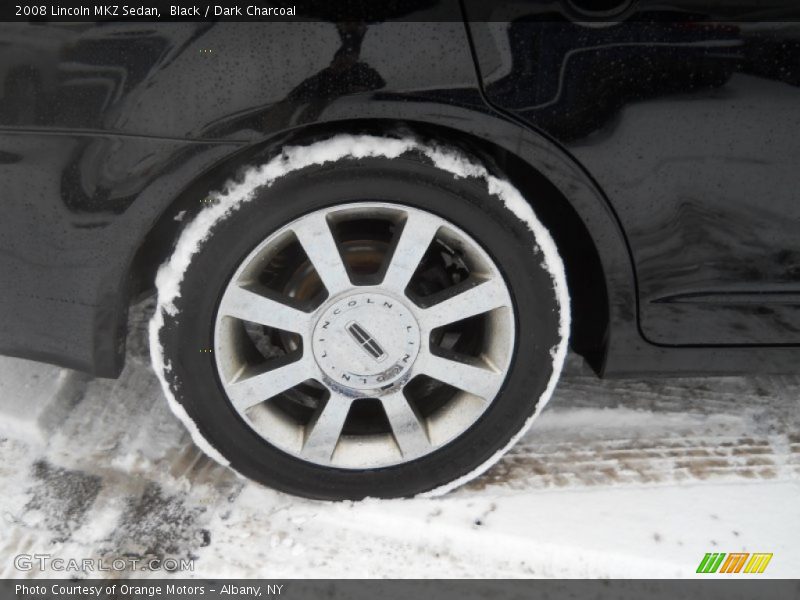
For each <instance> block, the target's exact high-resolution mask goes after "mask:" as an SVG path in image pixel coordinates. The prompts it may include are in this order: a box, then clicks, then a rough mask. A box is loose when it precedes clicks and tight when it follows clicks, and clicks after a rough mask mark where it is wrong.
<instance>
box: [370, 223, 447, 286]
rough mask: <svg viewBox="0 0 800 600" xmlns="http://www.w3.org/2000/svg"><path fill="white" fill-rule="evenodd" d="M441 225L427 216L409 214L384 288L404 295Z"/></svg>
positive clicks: (385, 277)
mask: <svg viewBox="0 0 800 600" xmlns="http://www.w3.org/2000/svg"><path fill="white" fill-rule="evenodd" d="M438 230H439V223H438V222H437V221H435V220H433V219H431V218H428V217H427V216H424V215H421V214H417V213H409V214H408V215H407V217H406V222H405V224H404V225H403V229H402V231H401V232H400V234H399V235H400V237H399V239H398V240H397V244H396V245H395V249H394V252H393V253H392V257H391V259H390V261H389V266H388V268H387V270H386V275H385V276H384V278H383V286H384V287H387V288H390V289H392V290H395V291H396V292H398V293H401V294H402V293H403V292H404V291H405V289H406V286H407V285H408V282H409V281H411V277H412V276H413V275H414V272H415V271H416V270H417V267H419V263H420V261H421V260H422V257H423V256H424V254H425V252H426V251H427V250H428V248H429V247H430V245H431V242H432V241H433V238H434V236H435V235H436V232H437V231H438Z"/></svg>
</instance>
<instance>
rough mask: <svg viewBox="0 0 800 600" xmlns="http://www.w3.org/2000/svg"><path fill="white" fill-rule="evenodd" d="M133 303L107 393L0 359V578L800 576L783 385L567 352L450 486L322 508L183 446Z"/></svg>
mask: <svg viewBox="0 0 800 600" xmlns="http://www.w3.org/2000/svg"><path fill="white" fill-rule="evenodd" d="M149 306H150V305H148V304H147V303H144V304H142V305H140V306H139V307H136V308H135V309H134V310H133V313H132V317H131V336H130V337H129V343H128V360H127V366H126V368H125V371H124V372H123V374H122V376H121V378H120V379H118V380H116V381H113V380H103V379H92V378H90V377H87V376H85V375H81V374H78V373H75V372H73V371H69V370H65V369H59V368H57V367H52V366H48V365H42V364H38V363H32V362H28V361H22V360H17V359H10V358H0V487H1V488H2V494H0V519H2V521H1V522H0V576H2V577H20V576H49V577H59V576H64V575H65V574H64V573H61V572H56V571H47V572H45V573H40V572H38V571H37V570H32V571H29V572H27V573H23V572H18V571H16V570H15V568H14V562H13V559H14V557H15V556H17V555H19V554H26V553H27V554H35V553H36V554H49V555H51V557H52V558H56V557H60V558H84V557H94V558H105V559H107V561H110V560H111V559H114V558H125V557H135V558H142V557H158V558H162V557H174V558H178V559H181V558H189V559H194V570H193V571H184V572H179V573H176V575H179V576H184V577H185V576H194V577H204V578H216V577H255V576H259V577H269V578H304V577H691V576H694V574H695V569H696V568H697V565H698V564H699V562H700V560H701V559H702V558H703V556H704V554H705V553H707V552H771V553H773V554H774V557H773V559H772V561H771V563H770V564H769V566H768V568H767V570H766V572H765V573H764V574H763V575H760V576H757V577H767V576H771V577H797V576H798V575H800V543H798V540H799V539H800V378H798V377H748V378H745V377H735V378H704V379H700V378H697V379H665V380H622V381H600V380H598V379H596V378H595V377H594V376H593V375H592V374H591V373H590V372H589V371H588V369H586V367H584V366H583V364H582V362H581V361H580V359H579V358H577V357H574V356H571V357H570V358H569V360H568V365H567V372H566V374H565V376H564V378H563V380H562V382H561V383H560V384H559V387H558V389H557V391H556V394H555V396H554V398H553V399H552V400H551V401H550V404H549V405H548V407H547V408H546V409H545V411H544V413H543V414H542V416H541V417H540V418H539V420H538V421H537V422H536V423H535V424H534V427H533V429H532V430H531V431H530V432H529V433H528V434H527V435H526V436H525V437H524V438H523V439H522V440H521V441H520V443H519V444H517V446H516V447H515V448H514V449H513V450H512V452H511V453H510V454H508V455H507V456H506V457H505V458H504V459H503V460H502V461H501V462H500V463H498V464H497V465H496V466H494V467H493V468H492V469H491V470H490V471H489V472H488V473H486V474H485V475H484V476H482V477H481V478H479V479H477V480H475V481H473V482H472V483H470V484H469V485H467V486H466V487H463V488H461V489H459V490H457V491H455V492H453V493H451V494H449V495H447V496H445V497H442V498H437V499H415V500H397V501H377V500H367V501H364V502H340V503H322V502H315V501H309V500H302V499H298V498H294V497H291V496H287V495H285V494H281V493H277V492H273V491H271V490H269V489H266V488H263V487H261V486H259V485H256V484H253V483H250V482H248V481H246V480H243V479H240V478H238V477H237V476H236V475H234V474H233V473H232V472H230V471H229V470H227V469H226V468H224V467H221V466H219V465H217V464H216V463H214V462H213V461H212V460H210V459H208V458H206V457H205V456H204V455H203V454H202V453H201V452H200V451H199V450H198V449H197V448H196V447H195V446H194V445H193V444H192V442H191V440H190V438H189V435H188V434H187V433H186V432H185V430H184V429H183V427H182V426H181V425H180V423H179V422H178V421H177V419H175V418H174V417H173V416H172V414H171V413H170V411H169V408H168V407H167V404H166V402H165V399H164V397H163V395H162V392H161V388H160V386H159V384H158V381H157V379H156V377H155V375H154V374H153V372H152V370H151V368H150V366H149V356H148V352H147V346H146V344H147V335H146V326H147V319H148V318H149V314H150V313H149V310H150V308H149ZM68 574H71V575H80V573H68ZM86 575H87V574H85V573H84V574H83V576H86ZM130 575H135V576H147V575H148V573H147V572H141V571H139V572H136V573H133V574H130V573H117V574H116V576H130ZM154 575H156V576H165V575H166V574H165V573H164V572H163V571H162V572H157V573H155V574H154ZM742 576H743V575H730V576H729V577H742ZM704 577H709V575H704ZM712 577H718V576H712ZM747 577H752V576H749V575H748V576H747Z"/></svg>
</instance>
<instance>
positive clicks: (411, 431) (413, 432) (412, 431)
mask: <svg viewBox="0 0 800 600" xmlns="http://www.w3.org/2000/svg"><path fill="white" fill-rule="evenodd" d="M381 403H382V404H383V409H384V411H385V412H386V417H387V418H388V419H389V424H390V425H391V427H392V433H393V434H394V439H395V440H396V441H397V445H398V446H399V447H400V452H401V453H402V454H403V458H410V457H413V456H421V455H423V454H426V453H427V452H429V451H430V449H431V441H430V439H429V438H428V434H427V433H426V431H425V428H424V427H423V424H422V422H421V420H420V417H419V416H418V415H417V413H416V412H415V411H414V407H412V406H411V404H409V402H408V399H407V398H406V397H405V394H403V391H402V390H398V391H396V392H394V393H392V394H388V395H386V396H383V397H381Z"/></svg>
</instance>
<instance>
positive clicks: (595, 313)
mask: <svg viewBox="0 0 800 600" xmlns="http://www.w3.org/2000/svg"><path fill="white" fill-rule="evenodd" d="M345 132H346V133H353V134H359V133H364V134H376V135H380V134H386V133H387V132H394V133H413V134H415V135H418V136H420V137H423V138H425V139H430V140H435V141H437V142H439V143H442V144H445V145H451V146H454V147H456V148H459V149H461V150H463V151H464V152H466V153H468V154H471V155H473V156H475V157H476V158H478V159H479V160H481V162H483V163H484V164H486V165H487V167H488V168H489V169H490V170H491V171H493V172H495V173H497V174H498V175H502V176H504V177H506V178H508V179H509V181H511V183H513V184H514V186H515V187H517V189H519V190H520V192H522V195H523V196H524V197H525V198H526V200H527V201H528V202H529V203H530V204H531V206H532V208H533V209H534V211H535V213H536V216H537V217H538V218H539V220H540V221H541V222H542V223H543V224H544V225H545V226H546V227H547V229H548V230H549V231H550V233H551V235H552V236H553V239H554V241H555V243H556V245H557V246H558V249H559V252H560V253H561V256H562V258H563V260H564V264H565V268H566V272H567V284H568V286H569V291H570V296H571V309H572V315H571V316H572V332H571V346H572V348H573V350H575V351H576V352H577V353H578V354H580V355H582V356H583V357H584V358H585V359H586V360H587V362H588V363H589V364H590V366H591V367H592V368H593V369H594V370H595V371H597V372H599V371H600V369H601V366H602V361H603V358H604V355H605V349H606V341H607V336H608V324H609V306H608V290H607V288H606V282H605V276H604V273H603V268H602V264H601V262H600V257H599V254H598V252H597V249H596V247H595V245H594V242H593V240H592V237H591V235H590V233H589V231H588V229H587V228H586V226H585V225H584V223H583V221H582V220H581V218H580V216H579V215H578V213H577V212H576V211H575V210H574V208H573V207H572V205H571V204H570V203H569V201H568V200H567V198H565V197H564V195H563V194H562V193H561V192H560V191H559V190H558V189H557V188H556V187H555V185H553V184H552V183H551V182H550V181H549V180H548V179H547V178H546V177H545V176H544V175H542V174H541V173H540V172H539V171H537V170H536V169H534V168H533V167H531V165H530V164H528V163H527V162H525V161H524V160H522V159H521V158H519V157H518V156H516V155H515V154H513V153H512V152H509V151H507V150H505V149H503V148H501V147H499V146H496V145H494V144H492V143H490V142H487V141H486V140H483V139H479V138H477V137H474V136H471V135H469V134H466V133H463V132H460V131H457V130H453V129H449V128H445V127H440V126H432V125H430V124H425V123H392V122H385V121H363V122H348V123H346V124H342V123H334V124H325V125H318V126H312V127H304V128H303V129H302V130H299V131H293V132H289V133H287V134H284V135H282V136H280V137H279V138H276V139H271V140H269V141H268V142H266V143H264V144H261V145H259V146H254V147H250V148H248V149H246V150H244V151H242V152H240V153H238V154H237V155H235V156H233V157H231V158H230V159H229V160H228V161H226V162H224V164H221V165H218V166H217V167H215V168H214V169H212V170H211V171H209V172H208V173H206V174H204V175H203V176H202V177H200V178H198V179H197V180H195V182H194V183H192V185H190V186H189V187H187V188H186V189H185V190H184V191H183V192H182V193H181V194H180V196H178V197H177V198H176V199H175V200H174V201H173V202H172V203H171V204H170V205H169V206H168V207H167V209H166V210H165V211H164V212H163V213H162V215H161V217H160V218H159V220H158V221H157V222H156V224H155V225H154V227H153V228H152V229H151V230H150V232H149V233H148V234H147V235H146V236H145V239H144V240H143V242H142V244H141V245H140V247H139V249H138V250H137V252H136V254H135V257H134V259H133V261H132V265H131V276H132V277H131V279H132V281H133V294H132V295H133V296H134V297H135V296H138V295H141V294H142V293H147V292H149V291H150V290H152V288H153V286H154V282H155V273H156V270H157V269H158V266H159V265H160V264H161V263H163V262H164V261H165V260H166V259H167V258H168V257H169V255H170V254H171V252H172V249H173V245H174V243H175V241H176V240H177V238H178V235H179V233H180V230H181V227H182V225H183V224H184V223H187V222H189V221H190V220H191V219H192V217H193V216H194V215H195V214H196V213H197V212H199V210H200V209H201V208H202V207H203V204H202V203H201V202H200V199H202V198H203V197H205V195H206V194H207V193H208V192H209V191H211V190H215V189H220V188H221V187H222V186H224V184H225V182H226V181H228V180H229V179H231V176H232V174H236V173H238V172H239V171H240V170H241V169H242V168H243V167H245V166H247V165H252V164H254V163H255V162H265V161H267V160H269V159H270V158H272V157H273V156H274V155H275V154H277V153H278V152H279V151H280V149H281V148H282V147H284V146H286V145H291V144H302V143H311V142H313V141H315V140H319V139H323V138H325V137H329V136H331V135H335V134H337V133H345ZM182 212H183V213H184V215H183V218H181V219H178V218H177V217H178V216H179V215H180V214H181V213H182Z"/></svg>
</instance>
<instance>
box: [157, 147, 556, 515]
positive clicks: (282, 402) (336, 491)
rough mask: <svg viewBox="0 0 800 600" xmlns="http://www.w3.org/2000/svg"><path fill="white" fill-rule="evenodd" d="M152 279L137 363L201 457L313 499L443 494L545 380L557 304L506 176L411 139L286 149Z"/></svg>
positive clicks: (505, 438)
mask: <svg viewBox="0 0 800 600" xmlns="http://www.w3.org/2000/svg"><path fill="white" fill-rule="evenodd" d="M213 197H214V199H215V203H214V204H212V205H211V206H209V207H208V208H206V209H205V210H203V211H202V212H201V213H200V214H199V215H198V216H197V217H196V218H195V219H194V221H192V223H190V224H189V225H188V226H187V227H186V229H185V230H184V231H183V233H182V235H181V237H180V239H179V240H178V242H177V245H176V248H175V252H174V254H173V256H172V257H171V258H170V260H169V261H168V262H167V263H165V265H163V266H162V268H161V269H160V271H159V274H158V277H157V287H158V307H157V310H156V314H155V315H154V317H153V320H152V322H151V325H150V337H151V340H150V341H151V353H152V358H153V365H154V368H155V370H156V373H157V374H158V376H159V378H160V380H161V383H162V386H163V387H164V392H165V394H166V395H167V397H168V399H169V400H170V404H171V406H172V408H173V410H174V411H175V413H176V414H177V415H178V416H179V417H180V418H181V419H182V420H183V422H184V423H185V424H186V425H187V427H188V428H189V429H190V431H191V432H192V435H193V437H194V439H195V441H196V442H197V443H198V444H199V445H200V446H201V447H202V448H204V449H205V450H206V451H207V452H208V453H209V454H210V455H211V456H213V457H214V458H216V459H217V460H219V461H220V462H223V463H225V464H230V466H231V467H233V468H234V469H236V470H237V471H239V472H240V473H242V474H244V475H246V476H248V477H250V478H252V479H255V480H257V481H260V482H263V483H264V484H266V485H270V486H272V487H275V488H278V489H281V490H284V491H287V492H291V493H295V494H299V495H303V496H308V497H314V498H324V499H341V498H363V497H365V496H377V497H397V496H410V495H414V494H420V493H429V494H432V493H443V492H445V491H447V490H449V489H451V488H453V487H455V486H456V485H459V484H460V483H463V482H464V481H467V480H468V479H470V478H472V477H475V476H477V475H479V474H480V473H482V472H483V471H485V470H486V469H487V468H489V466H491V465H492V464H493V463H494V462H495V461H496V460H497V459H499V457H500V456H501V455H502V454H503V452H505V451H506V450H507V449H508V448H509V447H510V446H511V445H512V444H513V443H514V442H515V441H516V439H517V438H518V437H519V436H521V435H522V433H524V431H525V430H526V429H527V427H528V426H529V425H530V423H531V422H532V420H533V417H534V416H535V415H536V414H538V412H539V411H541V409H542V408H543V406H544V404H545V403H546V402H547V400H548V399H549V397H550V395H551V394H552V392H553V389H554V387H555V384H556V381H557V379H558V376H559V374H560V371H561V367H562V364H563V361H564V358H565V355H566V346H567V338H568V333H569V300H568V295H567V290H566V278H565V275H564V270H563V266H562V263H561V259H560V257H559V255H558V252H557V250H556V247H555V245H554V243H553V241H552V239H551V237H550V235H549V234H548V232H547V231H546V230H545V228H544V227H543V226H542V225H541V224H540V223H539V221H538V220H537V219H536V218H535V216H534V214H533V211H532V210H531V208H530V206H529V205H528V204H527V203H526V202H525V201H524V199H523V198H522V197H521V196H520V195H519V192H517V190H516V189H515V188H513V186H511V185H510V184H509V183H507V182H505V181H503V180H501V179H498V178H496V177H494V176H493V175H490V174H489V172H488V171H487V170H486V169H485V168H484V167H483V166H481V165H479V164H477V163H476V162H474V161H472V160H471V159H469V158H467V157H466V156H464V155H462V154H460V153H458V152H457V151H454V150H450V149H443V148H440V147H434V146H428V145H424V144H422V143H420V142H419V141H417V140H415V139H411V138H407V139H396V138H379V137H372V136H345V135H342V136H337V137H334V138H331V139H329V140H326V141H322V142H317V143H314V144H312V145H309V146H304V147H293V148H287V149H285V150H284V152H283V153H282V154H281V155H280V156H278V157H276V158H275V159H273V160H272V161H270V162H269V163H268V164H266V165H264V166H262V167H259V168H254V169H251V170H250V171H249V172H248V173H247V174H246V175H245V177H244V179H243V180H242V181H241V182H239V183H235V184H230V185H229V187H228V189H226V190H225V191H224V192H222V193H218V194H215V195H214V196H213Z"/></svg>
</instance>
